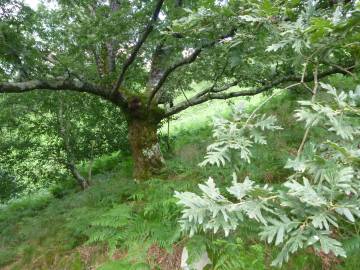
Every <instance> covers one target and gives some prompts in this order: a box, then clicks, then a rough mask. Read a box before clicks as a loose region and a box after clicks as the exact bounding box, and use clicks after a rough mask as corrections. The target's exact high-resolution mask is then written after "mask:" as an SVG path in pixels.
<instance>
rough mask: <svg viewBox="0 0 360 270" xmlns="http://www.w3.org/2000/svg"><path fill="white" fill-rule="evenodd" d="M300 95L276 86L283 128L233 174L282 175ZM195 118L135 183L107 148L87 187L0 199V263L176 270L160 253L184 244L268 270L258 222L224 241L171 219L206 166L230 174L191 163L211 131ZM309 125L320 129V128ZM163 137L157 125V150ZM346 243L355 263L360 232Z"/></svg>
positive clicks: (224, 262) (309, 260) (306, 261)
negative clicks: (191, 235) (159, 167)
mask: <svg viewBox="0 0 360 270" xmlns="http://www.w3.org/2000/svg"><path fill="white" fill-rule="evenodd" d="M297 98H298V97H297V94H296V93H295V94H292V93H287V94H281V95H278V96H277V97H275V98H274V100H273V102H271V103H268V104H267V105H266V106H264V107H263V108H262V110H264V111H266V112H268V113H271V114H275V115H276V116H277V118H278V120H279V124H280V125H282V126H283V127H286V128H285V129H284V131H281V132H279V133H275V134H269V136H268V141H269V142H271V143H268V145H265V146H255V149H254V156H255V157H256V158H254V161H253V162H252V163H251V165H248V166H243V167H242V169H241V171H240V173H239V177H240V178H243V177H244V176H246V175H251V176H252V179H253V180H254V181H257V182H269V183H281V182H282V181H284V179H285V178H286V177H287V176H288V175H289V172H288V171H287V170H286V169H284V168H283V167H284V164H285V162H286V159H287V157H288V154H289V153H290V154H295V151H296V148H297V147H298V145H299V141H300V140H301V136H302V135H301V134H302V133H303V130H302V127H301V126H299V125H298V124H296V122H295V121H294V120H293V119H292V116H291V114H290V113H289V112H290V111H293V109H294V108H295V106H296V99H297ZM192 121H193V120H192ZM197 123H198V124H197V125H196V126H194V125H192V126H191V128H182V126H181V125H183V122H181V124H180V126H178V127H176V128H172V131H171V132H170V140H169V141H170V142H171V145H170V149H168V150H167V151H166V153H165V156H166V160H167V167H166V168H165V169H164V170H163V172H162V173H161V174H160V175H159V177H158V178H156V179H150V180H148V181H145V182H142V183H135V182H134V181H133V180H132V179H131V166H132V164H131V160H130V158H129V157H128V156H126V155H121V154H120V153H114V154H113V155H111V156H106V157H103V158H100V159H97V160H95V161H94V164H93V169H92V171H93V175H94V177H93V179H92V185H91V187H90V188H88V189H87V190H86V191H84V192H79V191H78V190H76V188H75V187H74V186H72V185H71V183H69V181H64V182H63V183H62V184H61V185H59V186H56V187H53V188H52V189H50V190H49V191H42V192H39V193H37V194H32V195H31V196H28V197H23V198H20V199H16V200H12V201H10V202H9V203H7V204H6V205H1V206H0V269H2V267H4V269H8V270H9V269H25V270H26V269H36V270H38V269H44V270H45V269H54V270H56V269H59V270H60V269H61V270H62V269H75V270H76V269H89V268H90V267H91V269H101V270H110V269H119V270H121V269H137V270H141V269H174V268H171V267H173V266H170V264H168V266H166V264H165V263H162V262H167V263H169V262H168V261H170V259H169V258H172V259H171V260H173V261H174V260H177V262H176V263H179V262H178V261H179V256H178V255H179V254H178V255H176V250H181V248H182V247H183V246H187V247H188V248H189V249H193V250H195V251H198V252H200V251H202V250H207V251H208V253H209V257H210V258H211V260H212V261H213V265H212V266H211V267H212V268H211V269H218V270H220V269H221V270H222V269H224V270H227V269H228V270H238V269H271V268H270V266H268V265H269V263H270V262H271V260H272V259H271V258H272V256H273V254H276V250H274V249H271V248H270V247H268V246H266V245H264V244H263V243H259V242H257V241H256V237H255V235H256V234H257V233H258V228H257V227H256V226H255V225H254V224H252V223H244V224H242V227H241V228H240V229H239V230H238V232H237V233H236V234H233V235H230V237H229V238H228V239H227V241H224V240H220V239H217V237H216V235H215V236H210V235H206V234H205V235H202V236H201V239H197V241H195V240H196V239H195V240H194V239H188V238H186V237H184V236H183V235H181V233H180V229H179V226H178V222H177V219H178V217H179V216H180V214H181V213H180V211H181V210H180V208H179V207H178V205H177V201H176V199H175V198H174V196H173V195H174V191H175V190H177V191H195V190H197V188H196V186H197V184H198V183H199V182H202V181H203V180H204V179H206V178H207V177H208V176H210V175H211V176H213V177H214V178H215V179H218V183H217V184H218V185H219V187H220V188H224V187H225V186H227V185H228V184H229V183H228V182H227V181H228V180H226V179H228V177H227V176H228V175H230V174H231V173H232V168H231V167H223V168H221V169H219V168H214V167H211V168H210V169H209V168H207V169H206V170H204V169H202V168H199V167H198V163H199V162H201V161H202V160H203V157H204V155H205V152H206V146H207V145H208V143H209V141H210V140H211V138H210V136H211V128H210V127H209V126H208V125H207V124H201V122H200V124H199V122H197ZM206 123H208V119H207V120H206ZM175 124H176V121H175V122H174V123H172V125H175ZM175 130H176V131H177V132H176V133H175V132H174V131H175ZM312 132H313V133H314V134H313V135H315V137H321V134H322V131H321V130H314V131H312ZM167 139H168V138H167V134H166V133H165V134H162V142H163V149H167V145H166V143H167ZM268 153H270V154H268ZM88 169H89V168H88V165H87V164H83V165H82V166H81V171H82V172H83V173H86V172H87V171H88ZM346 249H347V250H349V252H348V253H349V254H350V257H349V258H348V259H347V260H346V262H345V263H344V264H342V265H341V267H342V268H341V269H359V268H360V267H359V259H358V258H357V256H356V254H358V252H359V251H360V238H357V239H352V240H351V241H350V240H349V242H348V244H347V246H346ZM151 250H156V253H155V252H153V253H151V252H150V251H151ZM350 251H351V252H350ZM5 266H6V268H5ZM166 267H168V268H166ZM318 267H319V262H318V261H316V259H314V258H313V257H311V256H310V255H309V254H307V253H306V252H304V253H302V254H299V255H298V256H296V257H294V258H293V259H292V260H291V261H290V262H289V264H287V265H286V266H284V269H319V268H318Z"/></svg>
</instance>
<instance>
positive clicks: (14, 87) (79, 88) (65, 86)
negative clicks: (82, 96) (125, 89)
mask: <svg viewBox="0 0 360 270" xmlns="http://www.w3.org/2000/svg"><path fill="white" fill-rule="evenodd" d="M32 90H56V91H58V90H70V91H75V92H86V93H89V94H93V95H97V96H101V97H103V98H107V93H106V91H104V88H103V87H100V86H97V85H93V84H91V83H87V82H83V81H79V80H69V79H54V80H31V81H25V82H0V93H24V92H28V91H32Z"/></svg>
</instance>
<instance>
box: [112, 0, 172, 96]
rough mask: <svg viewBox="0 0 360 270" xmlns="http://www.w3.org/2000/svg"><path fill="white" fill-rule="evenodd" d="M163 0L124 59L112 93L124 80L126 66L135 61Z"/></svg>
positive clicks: (158, 2) (161, 0)
mask: <svg viewBox="0 0 360 270" xmlns="http://www.w3.org/2000/svg"><path fill="white" fill-rule="evenodd" d="M164 1H165V0H158V1H157V4H156V7H155V10H154V12H153V14H152V16H151V19H150V22H149V23H148V25H147V26H146V28H145V30H144V33H143V35H142V36H141V37H140V39H139V40H138V41H137V42H136V44H135V46H134V48H133V50H132V52H131V54H130V56H129V57H128V58H127V59H126V61H125V62H124V64H123V67H122V69H121V72H120V75H119V78H118V80H117V81H116V84H115V86H114V88H113V90H112V94H114V93H115V91H117V90H118V89H119V87H120V86H121V83H122V82H123V81H124V79H125V73H126V71H127V70H128V68H129V67H130V65H131V64H132V63H133V62H134V61H135V58H136V56H137V54H138V53H139V51H140V48H141V46H142V45H143V44H144V42H145V41H146V39H147V37H148V36H149V34H150V33H151V31H152V30H153V28H154V23H155V22H156V20H157V19H158V17H159V13H160V10H161V7H162V5H163V3H164Z"/></svg>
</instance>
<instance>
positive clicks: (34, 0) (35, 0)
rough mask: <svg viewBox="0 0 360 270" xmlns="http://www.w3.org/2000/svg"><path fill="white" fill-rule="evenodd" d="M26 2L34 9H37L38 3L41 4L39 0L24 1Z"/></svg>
mask: <svg viewBox="0 0 360 270" xmlns="http://www.w3.org/2000/svg"><path fill="white" fill-rule="evenodd" d="M24 2H25V3H26V4H27V5H28V6H30V7H31V8H32V9H36V7H37V5H38V3H40V1H39V0H24Z"/></svg>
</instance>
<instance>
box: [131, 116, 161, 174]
mask: <svg viewBox="0 0 360 270" xmlns="http://www.w3.org/2000/svg"><path fill="white" fill-rule="evenodd" d="M128 122H129V142H130V147H131V152H132V157H133V162H134V170H133V175H134V178H135V179H136V180H145V179H148V178H149V177H151V176H152V175H154V174H157V173H159V171H160V170H161V168H163V167H164V165H165V161H164V158H163V156H162V153H161V149H160V144H159V140H158V136H157V128H158V123H156V122H152V121H150V120H148V119H131V120H129V121H128Z"/></svg>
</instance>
